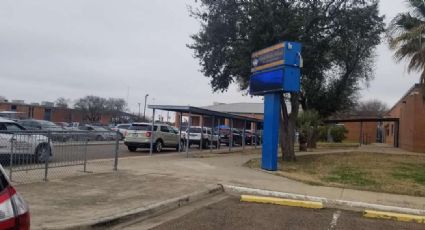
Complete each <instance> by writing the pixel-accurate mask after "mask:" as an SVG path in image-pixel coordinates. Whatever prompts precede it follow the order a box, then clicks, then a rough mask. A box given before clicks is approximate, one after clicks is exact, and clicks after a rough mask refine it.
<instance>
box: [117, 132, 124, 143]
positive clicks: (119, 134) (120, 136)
mask: <svg viewBox="0 0 425 230" xmlns="http://www.w3.org/2000/svg"><path fill="white" fill-rule="evenodd" d="M118 139H119V140H121V141H122V140H124V135H122V133H118Z"/></svg>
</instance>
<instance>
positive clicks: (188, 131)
mask: <svg viewBox="0 0 425 230" xmlns="http://www.w3.org/2000/svg"><path fill="white" fill-rule="evenodd" d="M190 126H192V112H189V124H188V127H187V132H186V158H189V146H190Z"/></svg>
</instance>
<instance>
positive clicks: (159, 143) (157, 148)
mask: <svg viewBox="0 0 425 230" xmlns="http://www.w3.org/2000/svg"><path fill="white" fill-rule="evenodd" d="M162 145H163V144H162V141H160V140H158V141H156V143H155V146H154V147H155V152H156V153H160V152H161V151H162Z"/></svg>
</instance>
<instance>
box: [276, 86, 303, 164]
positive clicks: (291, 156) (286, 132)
mask: <svg viewBox="0 0 425 230" xmlns="http://www.w3.org/2000/svg"><path fill="white" fill-rule="evenodd" d="M281 107H282V120H281V123H280V134H281V136H280V148H281V151H282V160H283V161H296V157H295V148H294V141H295V125H296V123H295V122H296V119H297V116H298V108H299V94H297V93H291V113H290V114H289V113H288V108H287V107H286V103H285V98H284V97H283V95H282V100H281Z"/></svg>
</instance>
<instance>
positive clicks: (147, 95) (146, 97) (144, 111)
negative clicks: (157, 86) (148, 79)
mask: <svg viewBox="0 0 425 230" xmlns="http://www.w3.org/2000/svg"><path fill="white" fill-rule="evenodd" d="M148 97H149V94H146V95H145V108H144V109H143V120H146V101H147V100H148ZM154 119H155V118H154Z"/></svg>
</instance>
